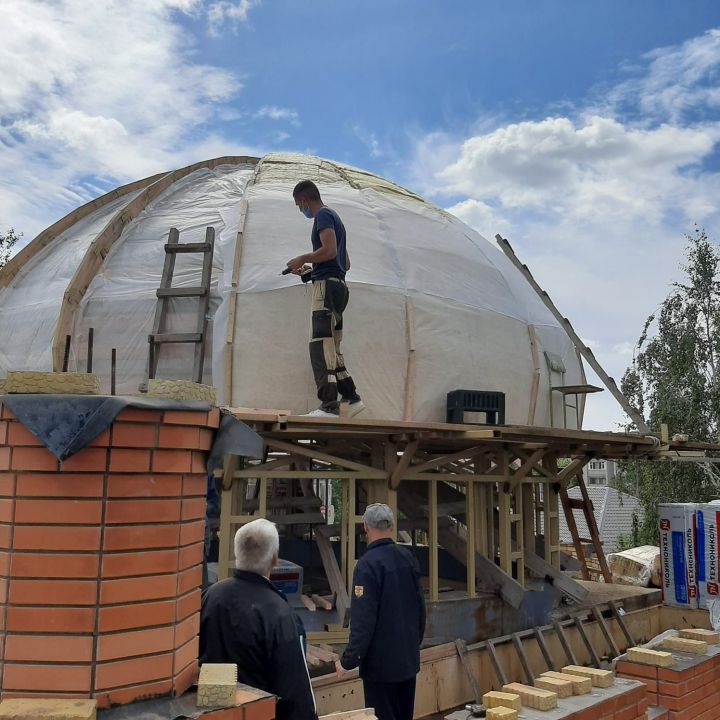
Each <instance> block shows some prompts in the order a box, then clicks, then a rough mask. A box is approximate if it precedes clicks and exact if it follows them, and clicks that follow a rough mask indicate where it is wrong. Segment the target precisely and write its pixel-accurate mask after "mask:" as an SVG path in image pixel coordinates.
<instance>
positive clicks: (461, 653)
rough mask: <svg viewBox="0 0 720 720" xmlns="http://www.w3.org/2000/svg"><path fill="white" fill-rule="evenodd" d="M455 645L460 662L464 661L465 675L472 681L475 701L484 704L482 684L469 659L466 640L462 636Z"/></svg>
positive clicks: (471, 685)
mask: <svg viewBox="0 0 720 720" xmlns="http://www.w3.org/2000/svg"><path fill="white" fill-rule="evenodd" d="M455 647H456V648H457V653H458V657H459V658H460V662H461V663H462V666H463V670H464V671H465V676H466V677H467V679H468V681H469V682H470V687H471V688H472V690H473V695H474V696H475V702H476V703H477V704H478V705H482V703H483V694H482V691H481V690H480V686H479V685H478V682H477V679H476V678H475V672H474V671H473V668H472V667H471V666H470V663H469V662H468V659H467V645H466V644H465V641H464V640H462V639H461V638H458V639H457V640H456V641H455Z"/></svg>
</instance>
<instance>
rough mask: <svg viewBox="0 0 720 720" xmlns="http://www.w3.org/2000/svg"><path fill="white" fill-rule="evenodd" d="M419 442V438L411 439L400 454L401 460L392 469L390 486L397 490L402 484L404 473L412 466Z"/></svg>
mask: <svg viewBox="0 0 720 720" xmlns="http://www.w3.org/2000/svg"><path fill="white" fill-rule="evenodd" d="M418 445H419V442H418V441H417V440H412V441H410V442H409V443H408V444H407V445H406V446H405V450H404V451H403V454H402V455H401V456H400V460H399V461H398V463H397V465H396V466H395V469H394V470H393V471H392V474H391V475H390V487H391V488H392V489H393V490H395V489H396V488H397V487H398V485H400V482H401V481H402V478H403V474H404V473H405V471H406V470H407V469H408V467H409V466H410V463H411V462H412V460H413V458H414V457H415V452H416V451H417V449H418Z"/></svg>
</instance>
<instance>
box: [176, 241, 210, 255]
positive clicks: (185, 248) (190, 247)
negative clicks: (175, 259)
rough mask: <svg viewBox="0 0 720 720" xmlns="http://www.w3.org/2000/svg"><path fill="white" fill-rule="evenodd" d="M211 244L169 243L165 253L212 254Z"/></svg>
mask: <svg viewBox="0 0 720 720" xmlns="http://www.w3.org/2000/svg"><path fill="white" fill-rule="evenodd" d="M211 249H212V246H211V245H210V243H168V244H167V245H165V252H171V253H204V252H210V250H211Z"/></svg>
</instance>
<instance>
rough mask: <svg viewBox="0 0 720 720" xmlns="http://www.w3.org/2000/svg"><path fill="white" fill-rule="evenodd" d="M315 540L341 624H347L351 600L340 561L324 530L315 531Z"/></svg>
mask: <svg viewBox="0 0 720 720" xmlns="http://www.w3.org/2000/svg"><path fill="white" fill-rule="evenodd" d="M315 540H316V542H317V547H318V552H319V553H320V559H321V560H322V564H323V568H324V569H325V575H326V577H327V579H328V583H329V584H330V589H331V590H332V591H333V593H334V594H335V607H336V608H337V611H338V617H339V619H340V624H341V625H342V624H344V623H345V616H346V614H347V611H348V608H349V607H350V598H349V596H348V592H347V588H346V587H345V580H344V579H343V576H342V573H341V572H340V567H339V566H338V561H337V558H336V557H335V553H334V552H333V549H332V545H331V543H330V539H329V537H328V536H327V534H326V533H325V532H323V528H317V529H316V530H315Z"/></svg>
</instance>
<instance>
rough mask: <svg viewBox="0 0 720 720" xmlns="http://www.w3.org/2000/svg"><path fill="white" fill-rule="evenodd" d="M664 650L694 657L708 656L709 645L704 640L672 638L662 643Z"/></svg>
mask: <svg viewBox="0 0 720 720" xmlns="http://www.w3.org/2000/svg"><path fill="white" fill-rule="evenodd" d="M661 647H662V648H663V650H675V652H686V653H692V654H693V655H707V651H708V644H707V643H706V642H705V641H704V640H691V639H690V638H679V637H670V638H665V639H664V640H663V642H662V646H661Z"/></svg>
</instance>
